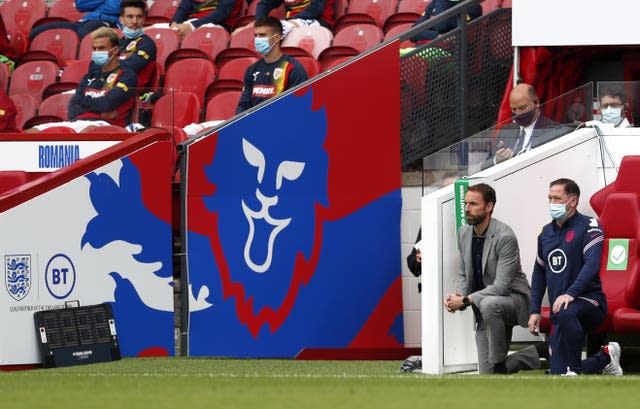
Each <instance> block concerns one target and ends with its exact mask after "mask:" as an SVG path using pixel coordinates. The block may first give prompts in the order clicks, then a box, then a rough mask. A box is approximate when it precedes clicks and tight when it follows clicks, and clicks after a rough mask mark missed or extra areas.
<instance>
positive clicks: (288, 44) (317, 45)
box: [282, 26, 333, 59]
mask: <svg viewBox="0 0 640 409" xmlns="http://www.w3.org/2000/svg"><path fill="white" fill-rule="evenodd" d="M332 41H333V34H332V33H331V31H330V30H329V29H327V28H325V27H322V26H318V27H296V28H294V29H293V30H291V32H290V33H289V34H288V35H287V37H286V38H285V39H284V40H283V41H282V47H283V48H285V49H286V54H289V55H299V54H294V53H292V50H291V48H293V47H295V48H299V49H301V50H304V52H305V54H307V55H309V56H311V57H313V58H316V59H317V58H318V56H319V55H320V53H321V52H322V51H324V50H325V49H326V48H329V47H330V46H331V42H332Z"/></svg>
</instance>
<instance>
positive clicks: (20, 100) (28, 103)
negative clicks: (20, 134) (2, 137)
mask: <svg viewBox="0 0 640 409" xmlns="http://www.w3.org/2000/svg"><path fill="white" fill-rule="evenodd" d="M9 98H11V99H12V100H13V103H14V104H15V105H16V110H17V111H18V112H17V114H16V128H18V129H23V128H22V126H23V125H24V123H25V122H26V121H27V119H29V118H31V117H33V116H35V115H36V107H37V106H38V101H37V100H36V99H35V97H34V96H33V95H30V94H14V95H10V96H9Z"/></svg>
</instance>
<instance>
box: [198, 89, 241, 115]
mask: <svg viewBox="0 0 640 409" xmlns="http://www.w3.org/2000/svg"><path fill="white" fill-rule="evenodd" d="M240 94H241V93H240V92H239V91H229V92H223V93H221V94H218V95H216V96H215V97H213V98H212V99H211V101H209V103H208V104H207V113H206V114H205V121H226V120H227V119H229V118H231V117H233V116H234V115H235V114H236V108H237V107H238V102H239V101H240Z"/></svg>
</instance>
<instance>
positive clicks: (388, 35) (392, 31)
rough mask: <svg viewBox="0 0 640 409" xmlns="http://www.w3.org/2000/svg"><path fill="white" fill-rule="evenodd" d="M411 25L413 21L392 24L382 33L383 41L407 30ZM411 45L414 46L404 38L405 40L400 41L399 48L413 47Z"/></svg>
mask: <svg viewBox="0 0 640 409" xmlns="http://www.w3.org/2000/svg"><path fill="white" fill-rule="evenodd" d="M412 26H413V23H404V24H399V25H397V26H393V27H392V28H391V29H390V30H389V31H387V32H386V34H385V35H384V41H387V40H390V39H392V38H394V37H396V36H398V35H400V34H402V33H404V32H405V31H407V30H409V29H410V28H411V27H412ZM413 46H414V44H413V43H412V42H411V41H409V40H405V41H403V42H401V43H400V48H407V47H413Z"/></svg>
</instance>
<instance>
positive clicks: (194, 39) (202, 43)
mask: <svg viewBox="0 0 640 409" xmlns="http://www.w3.org/2000/svg"><path fill="white" fill-rule="evenodd" d="M228 44H229V33H228V32H227V30H225V29H224V28H221V27H201V28H199V29H197V30H194V31H192V32H190V33H189V34H187V36H186V37H185V38H184V39H183V40H182V44H181V45H180V48H179V49H177V50H175V51H173V52H172V53H171V54H169V56H168V57H167V61H166V62H165V66H166V67H168V66H169V65H171V63H172V62H174V61H176V60H179V59H181V58H194V57H195V58H208V59H209V60H211V61H212V62H214V61H215V60H216V57H217V56H218V54H219V53H220V52H221V51H222V50H224V49H226V48H227V45H228Z"/></svg>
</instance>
